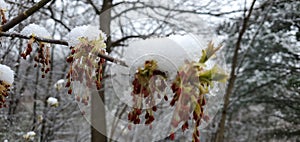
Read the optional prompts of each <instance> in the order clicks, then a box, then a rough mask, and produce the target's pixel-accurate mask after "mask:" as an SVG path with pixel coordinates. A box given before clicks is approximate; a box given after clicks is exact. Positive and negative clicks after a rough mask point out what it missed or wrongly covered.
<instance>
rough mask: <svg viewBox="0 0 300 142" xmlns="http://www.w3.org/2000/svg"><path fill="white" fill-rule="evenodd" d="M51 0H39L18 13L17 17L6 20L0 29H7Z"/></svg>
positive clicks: (4, 30)
mask: <svg viewBox="0 0 300 142" xmlns="http://www.w3.org/2000/svg"><path fill="white" fill-rule="evenodd" d="M50 1H51V0H41V1H39V2H38V3H37V4H35V5H33V6H32V7H31V8H29V9H28V10H26V11H25V12H23V13H21V14H19V15H18V16H17V17H15V18H13V19H12V20H10V21H8V22H7V23H6V24H4V25H2V26H1V27H0V31H3V32H6V31H8V30H9V29H11V28H13V27H14V26H16V25H17V24H19V23H21V22H22V21H24V20H25V19H27V18H28V17H29V16H31V15H32V14H33V13H35V12H36V11H38V10H39V9H41V8H42V7H44V6H45V5H46V4H47V3H48V2H50Z"/></svg>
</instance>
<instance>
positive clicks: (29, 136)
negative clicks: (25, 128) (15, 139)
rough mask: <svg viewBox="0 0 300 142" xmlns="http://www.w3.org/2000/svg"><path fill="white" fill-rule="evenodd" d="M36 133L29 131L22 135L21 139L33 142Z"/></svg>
mask: <svg viewBox="0 0 300 142" xmlns="http://www.w3.org/2000/svg"><path fill="white" fill-rule="evenodd" d="M35 135H36V133H35V132H34V131H29V132H27V133H26V134H25V135H23V138H24V139H26V140H34V136H35Z"/></svg>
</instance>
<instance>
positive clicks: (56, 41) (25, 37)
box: [0, 32, 69, 46]
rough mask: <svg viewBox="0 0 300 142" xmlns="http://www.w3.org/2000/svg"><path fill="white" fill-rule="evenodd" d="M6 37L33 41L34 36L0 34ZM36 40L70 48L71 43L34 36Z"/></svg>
mask: <svg viewBox="0 0 300 142" xmlns="http://www.w3.org/2000/svg"><path fill="white" fill-rule="evenodd" d="M1 36H4V37H12V38H16V37H17V38H23V39H31V38H32V36H25V35H22V34H19V33H8V32H0V37H1ZM34 39H35V40H36V41H39V42H47V43H52V44H60V45H65V46H68V45H69V43H68V42H67V41H64V40H55V39H49V38H41V37H37V36H34Z"/></svg>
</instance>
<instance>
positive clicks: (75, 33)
mask: <svg viewBox="0 0 300 142" xmlns="http://www.w3.org/2000/svg"><path fill="white" fill-rule="evenodd" d="M67 37H68V43H69V45H70V46H75V45H77V44H78V43H79V42H80V41H79V38H81V37H85V38H87V39H88V40H89V41H92V40H97V39H99V38H100V39H102V40H104V41H105V40H106V34H105V33H103V32H102V31H101V30H99V27H97V26H91V25H84V26H78V27H76V28H74V29H72V30H71V31H70V33H69V34H68V35H67Z"/></svg>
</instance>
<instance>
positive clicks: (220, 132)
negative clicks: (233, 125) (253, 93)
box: [215, 0, 256, 142]
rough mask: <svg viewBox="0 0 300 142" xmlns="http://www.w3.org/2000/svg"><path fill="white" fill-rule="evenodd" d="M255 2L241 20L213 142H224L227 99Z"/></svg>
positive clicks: (234, 77) (254, 0) (231, 88)
mask: <svg viewBox="0 0 300 142" xmlns="http://www.w3.org/2000/svg"><path fill="white" fill-rule="evenodd" d="M255 2H256V0H253V1H252V4H251V7H250V9H249V11H248V14H247V15H246V17H245V18H244V20H243V25H242V29H241V30H240V32H239V35H238V39H237V42H236V45H235V50H234V54H233V58H232V65H231V73H230V78H229V82H228V85H227V89H226V93H225V95H224V105H223V111H222V116H221V120H220V123H219V127H218V131H217V134H216V137H215V142H223V141H224V131H225V121H226V115H227V108H228V105H229V98H230V95H231V92H232V90H233V88H234V83H235V79H236V67H237V61H238V54H239V50H240V48H241V42H242V38H243V35H244V33H245V32H246V30H247V27H248V22H249V19H250V16H251V13H252V11H253V9H254V4H255Z"/></svg>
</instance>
